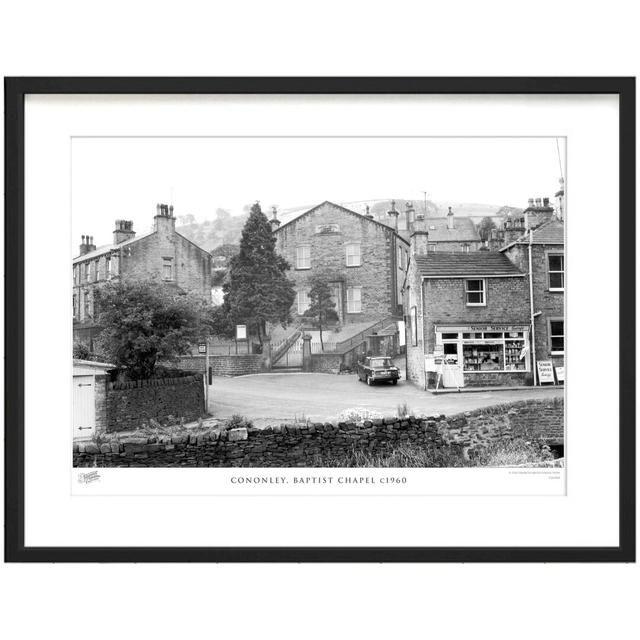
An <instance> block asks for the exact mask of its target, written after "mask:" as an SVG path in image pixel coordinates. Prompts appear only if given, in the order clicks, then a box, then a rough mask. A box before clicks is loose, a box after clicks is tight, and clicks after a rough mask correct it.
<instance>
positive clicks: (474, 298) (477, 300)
mask: <svg viewBox="0 0 640 640" xmlns="http://www.w3.org/2000/svg"><path fill="white" fill-rule="evenodd" d="M483 297H484V295H483V294H482V293H481V292H477V293H476V292H471V293H467V302H468V303H470V304H482V302H483Z"/></svg>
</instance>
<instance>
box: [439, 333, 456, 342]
mask: <svg viewBox="0 0 640 640" xmlns="http://www.w3.org/2000/svg"><path fill="white" fill-rule="evenodd" d="M442 339H443V340H457V339H458V334H457V333H443V334H442Z"/></svg>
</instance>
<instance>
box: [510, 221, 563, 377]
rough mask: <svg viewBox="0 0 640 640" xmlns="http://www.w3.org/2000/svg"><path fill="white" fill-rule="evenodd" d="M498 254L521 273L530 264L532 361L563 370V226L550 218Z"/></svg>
mask: <svg viewBox="0 0 640 640" xmlns="http://www.w3.org/2000/svg"><path fill="white" fill-rule="evenodd" d="M501 252H502V253H503V254H504V255H505V256H507V257H508V258H509V260H511V261H512V262H513V263H514V264H515V265H517V266H518V268H519V269H520V270H522V271H525V272H527V273H529V264H531V278H532V282H531V290H532V291H533V313H532V315H533V318H534V330H533V333H535V353H534V361H535V362H537V361H540V360H550V361H551V362H552V363H553V366H554V367H564V351H565V349H564V343H565V334H564V275H565V274H564V223H563V222H562V221H561V220H559V219H558V218H556V217H555V216H554V217H552V218H551V219H550V220H548V221H547V222H545V223H544V224H542V225H541V226H538V227H537V228H536V229H531V231H530V233H525V234H524V235H522V236H520V237H519V238H518V239H517V240H515V241H514V242H512V243H510V244H508V245H507V246H506V247H504V248H503V249H501ZM529 260H530V261H529Z"/></svg>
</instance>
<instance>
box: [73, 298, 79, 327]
mask: <svg viewBox="0 0 640 640" xmlns="http://www.w3.org/2000/svg"><path fill="white" fill-rule="evenodd" d="M77 317H78V294H77V293H74V294H73V318H74V320H75V319H76V318H77Z"/></svg>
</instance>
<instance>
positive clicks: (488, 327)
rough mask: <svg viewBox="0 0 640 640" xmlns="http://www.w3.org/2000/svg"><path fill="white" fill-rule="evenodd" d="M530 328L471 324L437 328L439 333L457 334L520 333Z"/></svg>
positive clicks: (510, 325)
mask: <svg viewBox="0 0 640 640" xmlns="http://www.w3.org/2000/svg"><path fill="white" fill-rule="evenodd" d="M528 330H529V327H528V326H526V325H512V324H471V325H465V326H462V325H461V326H455V327H446V326H440V325H439V326H437V327H436V331H437V332H439V333H455V332H457V331H463V332H474V331H500V332H502V331H507V332H513V333H515V332H519V331H528Z"/></svg>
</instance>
